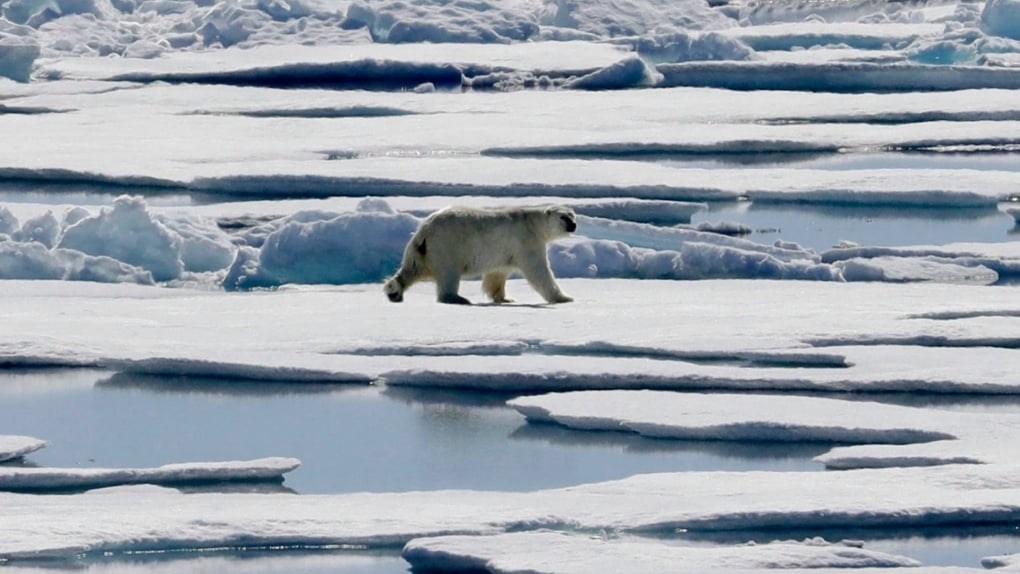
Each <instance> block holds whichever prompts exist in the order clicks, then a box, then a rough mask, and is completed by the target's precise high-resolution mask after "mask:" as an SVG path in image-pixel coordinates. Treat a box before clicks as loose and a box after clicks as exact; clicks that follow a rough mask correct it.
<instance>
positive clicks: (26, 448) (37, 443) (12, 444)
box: [0, 435, 46, 462]
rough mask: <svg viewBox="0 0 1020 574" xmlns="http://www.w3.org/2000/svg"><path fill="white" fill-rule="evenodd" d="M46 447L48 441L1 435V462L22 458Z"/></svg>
mask: <svg viewBox="0 0 1020 574" xmlns="http://www.w3.org/2000/svg"><path fill="white" fill-rule="evenodd" d="M45 446H46V441H44V440H42V439H37V438H35V437H30V436H17V435H0V462H4V461H7V460H13V459H17V458H21V457H23V456H25V455H26V454H30V453H33V452H35V451H37V450H39V449H41V448H43V447H45Z"/></svg>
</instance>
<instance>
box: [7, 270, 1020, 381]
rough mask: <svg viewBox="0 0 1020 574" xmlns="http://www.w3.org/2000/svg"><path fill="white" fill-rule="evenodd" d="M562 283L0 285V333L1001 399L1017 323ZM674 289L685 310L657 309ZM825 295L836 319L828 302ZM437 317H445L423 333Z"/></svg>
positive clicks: (320, 371)
mask: <svg viewBox="0 0 1020 574" xmlns="http://www.w3.org/2000/svg"><path fill="white" fill-rule="evenodd" d="M561 283H562V285H563V288H564V290H565V291H566V292H568V293H571V294H572V295H574V297H575V298H576V302H575V303H574V304H571V305H566V306H553V307H548V306H544V305H538V306H535V305H534V303H535V302H537V301H538V296H537V295H536V294H534V293H532V292H531V290H530V288H528V287H527V285H526V284H525V283H524V282H523V281H511V282H510V283H509V284H508V292H509V293H510V294H511V295H512V296H516V297H518V298H519V300H520V301H521V304H515V305H506V306H475V307H466V308H450V307H449V306H446V305H438V304H436V303H435V301H434V297H435V296H434V293H432V292H431V289H429V286H428V285H423V286H421V288H418V289H412V290H410V291H409V293H408V298H407V301H406V302H405V303H403V304H399V305H398V304H392V303H390V302H388V301H387V300H386V298H385V296H384V295H383V294H382V292H381V290H380V287H379V286H378V285H377V284H369V285H357V286H347V287H343V288H291V289H284V290H280V291H276V292H252V293H242V294H231V293H224V292H219V291H194V290H188V289H179V290H178V289H169V290H167V289H153V288H147V287H141V286H130V285H109V286H104V285H101V284H94V283H81V284H70V283H64V282H30V281H29V282H21V281H6V282H2V283H0V292H2V293H3V298H2V299H0V301H2V303H0V311H2V312H3V314H4V317H5V320H6V324H7V325H9V326H10V328H9V329H6V330H4V331H3V332H2V333H0V358H2V359H3V361H4V362H6V363H9V364H15V365H22V366H32V365H93V366H104V367H108V368H113V369H116V370H122V371H125V372H134V373H151V374H172V375H193V376H203V375H204V376H216V377H224V378H232V379H240V380H243V379H249V380H275V381H282V382H302V381H304V382H310V381H319V382H327V381H328V382H351V383H361V384H366V383H368V382H369V381H372V380H375V379H378V378H380V377H383V378H385V379H386V380H387V382H388V383H389V384H391V385H398V384H399V385H414V386H426V387H431V386H436V387H444V386H447V387H449V386H452V387H461V388H475V389H489V390H512V391H527V390H542V391H554V390H576V389H585V388H587V389H599V388H654V387H658V388H670V389H698V388H716V389H719V388H729V389H744V390H747V389H759V390H763V389H802V390H827V391H840V390H861V391H864V390H869V391H928V392H981V393H1015V392H1017V381H1016V378H1015V376H1013V369H1012V368H1011V365H1012V363H1013V361H1014V360H1015V353H1016V350H1015V347H1016V344H1015V343H1016V337H1017V335H1016V334H1017V332H1018V329H1017V324H1016V322H1017V320H1018V317H1017V314H1016V309H1015V307H1014V306H1013V305H1011V303H1010V301H1009V299H1008V298H1004V294H1007V293H1008V292H1007V291H1004V290H1001V289H992V288H987V287H980V286H967V285H942V284H916V285H896V284H881V283H866V284H847V283H824V282H803V283H789V282H784V281H756V282H745V281H696V282H684V283H676V282H670V281H640V282H638V281H625V280H570V279H567V280H563V281H562V282H561ZM477 285H478V284H477V283H474V282H467V283H465V284H464V286H463V290H464V293H465V294H466V295H467V296H469V297H475V298H477V296H476V294H475V293H476V292H475V289H477V288H478V287H477ZM606 289H611V292H612V293H613V294H614V295H613V297H612V298H607V297H606V296H605V293H606ZM678 297H681V298H682V299H683V301H684V303H683V304H679V303H676V304H674V303H671V301H673V300H676V299H677V298H678ZM833 298H837V299H838V300H840V301H841V305H843V307H842V308H843V309H846V311H844V312H834V311H833V307H832V301H833ZM691 302H696V303H691ZM735 302H736V303H735ZM324 310H325V312H324ZM100 311H101V312H100ZM818 317H827V320H826V321H825V322H824V323H819V321H818ZM436 324H443V325H445V327H444V329H443V330H442V331H436V330H435V329H434V328H433V327H432V326H433V325H436ZM735 328H736V330H735ZM240 332H243V333H244V334H245V336H244V337H238V336H237V334H238V333H240ZM496 333H513V336H512V337H508V336H505V335H502V336H498V337H497V336H496ZM607 333H613V336H612V338H607V335H606V334H607ZM168 342H172V343H173V344H172V345H168ZM466 342H471V343H472V344H473V345H469V346H465V343H466ZM486 343H492V344H489V345H487V344H486ZM423 355H425V356H423Z"/></svg>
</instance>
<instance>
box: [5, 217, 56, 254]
mask: <svg viewBox="0 0 1020 574" xmlns="http://www.w3.org/2000/svg"><path fill="white" fill-rule="evenodd" d="M59 235H60V222H59V221H57V218H56V216H54V215H53V212H52V211H47V212H46V213H44V214H42V215H39V216H36V217H33V218H31V219H29V220H26V221H25V223H23V224H22V225H21V229H20V230H18V231H17V232H16V233H14V236H13V239H14V240H15V241H37V242H39V243H42V244H43V245H45V246H46V247H47V248H50V249H52V248H53V246H54V245H56V243H57V238H58V237H59Z"/></svg>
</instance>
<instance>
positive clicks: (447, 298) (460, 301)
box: [436, 273, 471, 305]
mask: <svg viewBox="0 0 1020 574" xmlns="http://www.w3.org/2000/svg"><path fill="white" fill-rule="evenodd" d="M458 291H460V275H459V274H456V273H444V274H442V275H437V276H436V301H439V302H440V303H451V304H454V305H470V304H471V301H468V300H467V299H465V298H464V297H461V296H460V295H459V294H458V293H457V292H458Z"/></svg>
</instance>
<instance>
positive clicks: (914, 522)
mask: <svg viewBox="0 0 1020 574" xmlns="http://www.w3.org/2000/svg"><path fill="white" fill-rule="evenodd" d="M1017 470H1018V469H1017V468H1016V466H1015V465H1012V464H999V465H950V466H944V467H935V468H910V469H882V470H859V471H853V472H824V473H818V472H810V473H791V472H686V473H664V474H650V475H637V476H633V477H630V478H627V479H623V480H618V481H612V482H604V483H597V484H587V485H580V486H575V487H570V488H563V489H554V490H542V491H536V492H530V493H508V492H478V491H469V490H459V491H448V490H447V491H425V492H407V493H357V494H345V495H300V496H295V495H292V494H252V493H215V494H213V493H189V494H183V493H180V492H177V491H174V490H170V489H164V488H158V487H151V486H144V487H138V486H132V487H118V488H111V489H104V490H99V491H93V492H91V493H85V494H74V495H48V494H32V495H28V494H11V493H0V505H2V506H3V508H4V513H3V515H0V533H2V534H3V536H0V558H3V559H6V560H10V561H22V560H30V559H55V558H60V559H67V558H70V557H74V556H76V555H80V554H82V553H84V554H86V555H93V554H96V553H104V552H112V553H118V552H124V551H142V550H173V549H201V548H217V547H225V546H236V545H244V546H274V545H281V544H285V545H298V546H302V545H313V546H314V545H332V544H339V545H355V546H357V547H361V548H378V547H383V546H393V545H395V544H405V543H407V542H409V541H410V540H412V539H414V538H421V537H429V536H441V535H449V534H473V535H479V534H485V535H488V534H498V533H503V532H507V531H511V530H512V531H516V532H523V531H533V530H539V529H543V528H557V529H562V528H567V529H569V530H572V531H575V530H579V531H587V532H599V531H600V530H605V531H606V532H620V533H673V534H676V533H677V532H678V530H677V529H686V530H687V531H709V530H721V529H747V530H753V529H760V528H781V527H791V526H795V527H798V528H814V529H820V528H840V527H850V526H853V527H861V526H870V527H920V526H927V527H933V526H938V525H953V526H955V527H961V526H964V525H969V524H983V523H990V522H1004V521H1014V520H1016V518H1017V517H1018V516H1020V494H1018V493H1020V488H1018V486H1020V485H1018V482H1017V480H1018V479H1017V476H1020V475H1018V472H1017ZM97 517H102V520H97Z"/></svg>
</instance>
